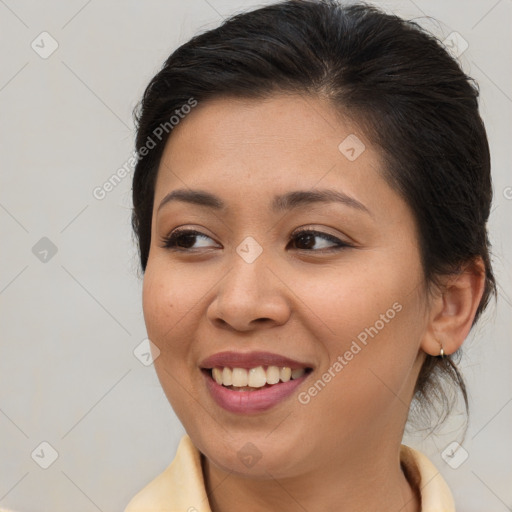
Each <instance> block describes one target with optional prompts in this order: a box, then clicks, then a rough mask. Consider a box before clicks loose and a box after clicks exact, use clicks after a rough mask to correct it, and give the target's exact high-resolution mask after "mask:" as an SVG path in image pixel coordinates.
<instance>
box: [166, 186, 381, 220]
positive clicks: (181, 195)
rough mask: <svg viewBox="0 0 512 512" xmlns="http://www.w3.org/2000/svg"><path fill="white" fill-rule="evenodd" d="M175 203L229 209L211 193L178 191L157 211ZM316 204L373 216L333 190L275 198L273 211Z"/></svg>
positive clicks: (355, 202) (298, 191)
mask: <svg viewBox="0 0 512 512" xmlns="http://www.w3.org/2000/svg"><path fill="white" fill-rule="evenodd" d="M174 201H178V202H183V203H190V204H195V205H198V206H204V207H207V208H212V209H214V210H226V209H227V205H226V203H225V202H224V201H223V200H222V199H221V198H220V197H218V196H216V195H214V194H211V193H210V192H205V191H204V190H190V189H188V190H187V189H177V190H173V191H172V192H169V194H167V195H166V196H165V197H164V198H163V199H162V201H161V202H160V205H159V206H158V210H157V211H160V209H161V208H162V207H163V206H164V205H166V204H169V203H171V202H174ZM314 203H341V204H344V205H346V206H349V207H351V208H354V209H356V210H359V211H362V212H365V213H367V214H369V215H370V216H372V213H371V212H370V210H369V209H368V208H367V207H366V206H365V205H364V204H363V203H361V202H359V201H358V200H357V199H355V198H353V197H351V196H349V195H347V194H345V193H344V192H340V191H338V190H332V189H316V190H296V191H293V192H287V193H286V194H283V195H279V196H274V199H273V201H272V211H274V212H275V213H279V212H283V211H288V210H293V209H295V208H299V207H301V206H306V205H310V204H314Z"/></svg>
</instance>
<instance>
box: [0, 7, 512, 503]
mask: <svg viewBox="0 0 512 512" xmlns="http://www.w3.org/2000/svg"><path fill="white" fill-rule="evenodd" d="M264 3H271V2H260V3H259V4H256V3H255V2H252V1H247V2H243V1H241V0H208V1H206V0H187V1H178V0H167V1H156V0H153V1H146V2H142V1H139V2H136V1H125V2H121V1H119V0H118V1H113V0H112V1H100V0H89V1H84V0H72V1H67V2H58V1H56V0H52V1H46V2H35V1H26V0H25V1H24V0H19V1H16V0H0V38H1V50H0V51H1V55H2V57H1V66H0V112H1V114H0V130H1V132H0V143H1V151H0V159H1V167H0V171H1V188H0V236H1V241H2V242H1V244H2V249H1V251H0V258H1V261H0V272H1V275H0V302H1V319H0V322H1V324H0V325H1V329H2V335H1V357H0V394H1V395H0V441H1V444H0V504H1V505H3V506H5V507H10V508H13V509H16V510H18V511H27V512H28V511H34V512H36V511H50V510H51V511H53V512H60V511H69V510H74V511H76V512H81V511H84V512H85V511H96V510H100V511H105V512H106V511H114V510H122V509H123V507H124V506H125V505H126V503H127V502H128V501H129V499H130V498H131V497H132V496H133V495H134V494H135V493H136V492H137V491H138V490H140V489H141V488H142V486H143V485H145V484H146V483H147V482H148V481H149V480H150V479H152V478H153V477H154V476H156V475H157V474H158V473H159V472H160V471H162V470H163V469H164V468H165V467H166V466H167V465H168V464H169V463H170V461H171V460H172V458H173V456H174V453H175V449H176V446H177V442H178V440H179V438H180V437H181V435H182V434H183V429H182V427H181V426H180V424H179V422H178V421H177V419H176V417H175V416H174V414H173V412H172V410H171V408H170V406H169V405H168V403H167V400H166V398H165V396H164V394H163V392H162V390H161V388H160V385H159V383H158V380H157V378H156V376H155V373H154V369H153V367H152V366H151V365H150V366H145V365H144V364H143V363H142V362H141V361H140V360H139V359H137V358H136V357H135V355H134V353H133V351H134V349H135V348H136V347H137V346H138V345H139V344H140V343H141V341H142V340H143V339H144V338H145V328H144V321H143V317H142V307H141V282H140V279H139V277H138V275H137V259H136V252H135V246H134V244H133V241H132V238H131V231H130V222H129V221H130V187H131V183H130V179H131V173H130V174H129V176H127V177H126V178H125V179H124V180H123V181H122V182H121V183H120V184H119V185H118V186H117V187H116V188H115V189H114V190H112V191H111V192H110V193H109V194H107V196H106V197H105V198H104V199H103V200H98V199H96V198H95V197H94V196H93V193H92V192H93V189H94V188H95V187H98V186H101V185H102V184H103V183H104V182H105V181H106V180H107V179H108V178H109V177H110V176H111V175H112V174H114V173H115V172H116V170H117V169H118V168H120V167H122V166H123V165H124V164H125V163H126V161H127V159H128V158H129V156H130V154H131V152H132V151H133V135H134V134H133V123H132V117H131V111H132V109H133V107H134V106H135V104H136V102H137V101H138V99H139V98H140V96H141V94H142V92H143V90H144V87H145V86H146V84H147V82H148V81H149V79H150V78H151V77H152V76H153V74H154V73H155V72H156V71H157V69H158V68H159V67H160V65H161V63H162V62H163V60H164V59H165V58H166V57H167V56H168V54H169V53H170V52H171V51H172V50H173V49H174V48H175V47H177V45H179V44H181V43H183V42H185V41H186V40H188V39H189V38H190V37H191V36H192V35H194V34H195V33H196V32H197V31H199V30H204V29H207V28H213V27H214V26H217V25H218V24H219V22H220V21H221V20H222V18H223V17H226V16H227V15H229V14H231V13H233V12H235V11H240V10H242V9H245V8H248V7H251V6H254V5H263V4H264ZM378 4H379V5H381V6H384V7H385V8H386V9H389V10H390V11H393V12H396V13H398V14H399V15H402V16H404V17H408V18H419V20H418V21H420V22H421V23H422V24H423V25H425V26H427V28H429V29H430V30H431V31H434V32H435V33H436V34H437V35H438V36H439V37H440V38H442V39H444V38H445V37H447V36H448V34H450V33H451V32H453V31H456V32H458V33H459V34H461V36H462V37H463V38H464V40H465V41H467V43H468V45H469V47H468V49H467V50H466V51H465V52H464V53H463V54H462V55H461V56H460V61H461V63H462V65H463V67H464V69H465V71H466V72H467V73H469V74H470V75H471V76H473V77H474V78H476V79H477V81H478V82H479V84H480V87H481V94H482V97H481V112H482V115H483V117H484V120H485V122H486V126H487V129H488V134H489V139H490V145H491V151H492V160H493V176H494V187H495V200H494V207H493V212H492V216H491V221H490V231H491V240H492V243H493V246H494V265H495V270H496V274H497V278H498V281H499V283H500V293H501V298H500V300H499V303H498V306H497V307H496V308H494V307H491V309H490V310H489V312H488V313H487V314H486V315H485V317H484V318H483V321H482V323H481V324H480V326H479V327H478V328H477V329H476V330H475V331H474V332H472V333H471V335H470V337H469V339H468V341H467V342H466V344H465V356H464V359H463V362H462V367H463V369H464V373H465V376H466V378H467V380H468V387H469V390H470V399H471V409H472V415H471V422H470V426H469V430H468V434H467V437H466V440H465V441H464V443H463V448H464V449H465V450H466V451H467V453H468V458H467V460H465V461H464V462H463V463H462V464H461V465H460V467H458V468H457V469H454V468H452V467H451V466H450V465H449V464H447V463H446V462H445V461H444V460H443V458H442V455H441V454H442V452H443V451H444V450H445V449H446V447H447V446H448V445H450V443H452V442H453V441H454V440H457V439H459V437H460V432H459V431H457V426H458V425H459V424H460V421H458V420H460V416H459V415H457V414H455V415H454V416H453V417H452V420H451V421H450V422H449V423H448V424H447V426H446V427H445V429H444V430H443V432H442V433H441V434H439V435H437V436H436V437H432V436H430V437H429V438H427V439H425V435H424V433H422V432H416V434H414V435H413V434H411V435H409V436H408V437H407V439H406V441H407V442H408V443H410V444H412V445H413V446H415V447H416V448H419V449H421V450H423V451H424V452H425V453H426V454H427V455H428V456H429V457H430V458H431V460H432V461H433V462H434V463H435V464H436V466H437V467H438V468H439V470H440V471H441V473H442V474H443V476H444V477H445V478H446V479H447V480H448V483H449V485H450V486H451V488H452V490H453V493H454V495H455V498H456V502H457V505H458V510H464V511H465V512H477V511H478V512H481V511H482V510H486V511H489V512H491V511H496V512H500V511H506V510H512V487H511V486H510V482H511V481H512V472H511V464H510V460H511V459H512V441H511V435H510V431H511V425H512V403H511V402H512V379H511V378H510V371H509V369H510V365H511V362H512V358H511V355H512V348H511V344H510V343H509V334H510V332H511V318H512V315H511V306H510V304H511V301H510V290H511V266H510V257H511V254H512V250H511V249H512V239H511V237H510V233H511V229H510V219H511V215H512V188H510V187H512V176H511V173H510V167H509V166H510V162H511V161H512V155H511V149H510V148H511V144H510V136H511V129H510V119H511V114H512V76H511V75H512V66H511V59H510V48H511V42H512V41H511V39H512V37H511V21H512V1H511V0H499V1H497V0H479V1H476V0H473V1H466V2H463V1H455V0H451V1H446V0H434V1H432V0H430V1H427V0H414V1H412V0H401V1H393V2H378ZM429 16H432V17H433V18H435V19H436V20H437V21H432V20H429V18H428V17H429ZM43 31H47V32H48V33H49V34H51V36H52V38H54V39H55V40H56V41H57V43H58V45H59V46H58V48H57V50H56V51H55V52H54V53H53V54H52V55H50V56H49V57H47V58H42V57H41V56H40V54H38V53H36V51H35V50H34V49H33V48H32V47H31V43H32V41H35V43H34V44H36V45H39V47H37V46H36V48H38V50H39V52H43V51H46V52H47V51H49V49H51V41H50V39H48V38H47V36H44V37H46V39H44V40H43V42H41V37H39V34H41V32H43ZM43 237H46V238H47V239H49V240H50V241H51V243H50V242H49V241H48V240H42V241H41V239H42V238H43ZM34 246H35V249H34ZM52 248H53V252H54V251H55V249H56V250H57V252H56V253H55V254H53V253H52ZM45 251H48V252H45ZM459 440H460V439H459ZM42 442H47V443H49V444H50V445H51V446H52V447H53V449H54V450H56V452H57V453H58V457H57V459H56V460H55V461H54V462H53V464H51V465H50V466H49V467H48V469H43V468H42V467H40V466H41V465H45V464H49V463H50V462H52V453H53V452H52V448H49V447H48V446H46V445H42V446H41V443H42ZM34 450H35V451H34ZM459 453H462V452H459ZM31 454H33V455H31ZM452 465H453V463H452ZM507 507H508V508H507Z"/></svg>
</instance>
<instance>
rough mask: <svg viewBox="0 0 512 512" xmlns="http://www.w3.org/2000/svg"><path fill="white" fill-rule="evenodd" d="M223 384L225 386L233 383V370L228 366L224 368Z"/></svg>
mask: <svg viewBox="0 0 512 512" xmlns="http://www.w3.org/2000/svg"><path fill="white" fill-rule="evenodd" d="M221 384H224V385H225V386H231V385H232V384H233V371H232V370H231V368H228V367H227V366H226V368H224V369H223V370H222V382H221Z"/></svg>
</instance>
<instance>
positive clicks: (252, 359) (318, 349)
mask: <svg viewBox="0 0 512 512" xmlns="http://www.w3.org/2000/svg"><path fill="white" fill-rule="evenodd" d="M347 137H349V138H348V139H347ZM340 144H341V145H340ZM363 145H364V146H363ZM381 170H382V163H381V160H380V157H379V153H378V151H377V149H376V148H375V147H374V146H372V144H371V142H370V141H369V140H368V139H367V138H366V137H365V135H364V133H362V132H361V130H360V129H358V127H357V126H356V125H355V124H353V123H351V122H349V121H348V120H346V119H342V118H341V117H340V116H339V115H336V114H335V113H334V108H333V107H332V105H330V104H328V103H327V102H326V101H324V100H320V99H317V98H313V97H309V96H308V97H302V96H296V95H276V96H273V97H271V98H269V99H266V100H261V99H259V100H241V99H216V100H212V101H210V102H206V103H203V104H201V103H200V104H199V105H198V106H197V107H196V108H195V109H194V110H193V111H192V112H191V113H190V114H188V116H187V117H186V118H185V119H184V120H182V121H181V122H180V124H179V125H178V126H176V127H175V128H174V130H173V132H172V134H171V137H170V138H169V140H168V142H167V145H166V148H165V151H164V154H163V156H162V160H161V165H160V168H159V171H158V176H157V182H156V188H155V198H154V199H155V200H154V210H153V221H152V240H151V248H150V253H149V259H148V264H147V268H146V272H145V276H144V286H143V308H144V317H145V322H146V327H147V331H148V336H149V339H150V340H151V341H152V342H153V343H154V344H155V345H156V346H157V347H158V348H159V350H160V355H159V356H158V357H157V358H156V360H155V368H156V371H157V374H158V377H159V379H160V382H161V384H162V386H163V389H164V391H165V393H166V396H167V397H168V399H169V401H170V403H171V405H172V407H173V408H174V410H175V412H176V414H177V415H178V417H179V419H180V420H181V422H182V423H183V425H184V427H185V429H186V430H187V433H188V434H189V435H190V437H191V438H192V440H193V442H194V444H195V445H196V446H197V447H198V448H199V449H200V451H201V452H203V453H204V454H205V455H206V457H207V459H208V460H209V461H210V463H211V464H213V465H214V466H215V467H217V468H221V469H225V470H228V471H234V472H236V473H241V474H247V475H253V476H255V477H258V476H259V477H262V478H263V477H265V475H266V474H268V473H267V472H270V473H271V474H272V475H273V476H274V477H279V476H281V477H285V476H293V475H298V474H300V473H304V472H307V471H313V470H315V469H318V468H319V467H322V466H323V467H325V466H326V464H328V463H326V461H327V460H333V455H335V454H336V453H339V454H340V457H341V456H343V457H346V458H350V457H351V456H353V457H360V456H361V454H364V453H365V451H368V453H369V452H371V451H374V450H376V449H382V447H383V446H386V443H395V444H396V443H398V444H399V442H400V440H401V437H402V429H403V426H404V424H405V420H406V417H407V409H408V405H409V403H410V400H411V397H412V392H413V388H414V383H415V380H416V377H417V375H418V371H419V369H420V366H421V362H422V352H421V350H420V348H419V346H420V343H421V339H422V336H423V334H424V332H425V329H426V323H427V315H428V313H427V307H426V298H425V290H424V286H423V274H422V269H421V263H420V254H419V246H418V239H417V233H416V228H415V223H414V219H413V217H412V214H411V212H410V210H409V208H408V207H407V205H406V203H405V202H404V201H403V200H402V199H401V198H400V197H399V196H398V194H397V193H396V192H394V191H393V190H392V189H391V188H390V187H389V185H388V184H387V183H386V181H385V180H384V179H383V177H382V175H381ZM176 191H181V193H178V194H176V193H175V194H174V196H172V197H170V196H169V194H171V193H173V192H176ZM192 191H201V193H202V195H199V194H196V195H195V196H194V195H191V192H192ZM292 193H293V194H292ZM187 194H188V195H187ZM291 194H292V195H291ZM212 368H218V370H215V374H214V372H213V371H212ZM224 368H226V369H224ZM288 368H289V369H291V370H293V377H294V378H291V379H290V377H289V374H290V371H289V370H288ZM212 374H214V375H213V377H216V378H217V379H219V382H220V383H221V384H219V383H217V382H216V381H215V379H214V378H213V377H212ZM219 375H220V376H219ZM222 379H223V380H222ZM245 379H248V380H245ZM288 379H290V380H288ZM246 384H249V385H250V388H247V387H244V386H245V385H246ZM228 386H229V387H228ZM341 454H343V455H341Z"/></svg>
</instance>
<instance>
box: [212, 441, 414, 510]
mask: <svg viewBox="0 0 512 512" xmlns="http://www.w3.org/2000/svg"><path fill="white" fill-rule="evenodd" d="M374 448H375V447H372V449H370V450H365V454H364V455H363V456H361V453H360V452H359V455H358V457H355V456H350V457H335V456H334V457H330V460H328V461H322V464H320V465H319V466H318V468H314V469H312V470H311V471H310V472H308V473H305V474H301V475H298V476H294V477H289V478H274V477H273V476H272V474H271V473H270V472H269V471H265V473H266V475H267V477H266V478H264V477H262V478H259V479H256V478H250V477H249V478H248V477H245V476H241V475H237V474H235V473H229V472H226V471H224V470H222V469H220V468H218V467H217V466H214V465H213V464H212V463H211V462H210V461H209V460H207V459H205V458H204V457H202V461H203V474H204V478H205V485H206V491H207V493H208V497H209V501H210V507H211V509H212V512H235V511H236V512H238V511H239V509H240V503H245V504H250V506H247V505H246V506H244V508H245V509H246V510H248V511H250V512H260V511H261V512H263V511H264V512H268V511H270V510H279V511H280V512H296V511H297V510H307V511H308V512H320V511H325V510H336V511H337V512H349V511H350V512H368V511H378V512H397V511H400V512H420V510H421V505H420V500H419V496H418V495H417V492H416V490H415V489H413V487H412V486H411V484H410V483H409V482H408V480H407V478H406V475H405V474H404V472H403V471H402V468H401V466H400V459H399V445H398V447H397V446H394V447H393V450H389V449H387V450H385V452H386V453H382V451H383V450H382V446H381V447H380V453H378V456H377V455H376V454H377V452H373V453H372V450H373V449H374ZM390 451H391V453H390ZM382 461H385V462H382Z"/></svg>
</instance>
